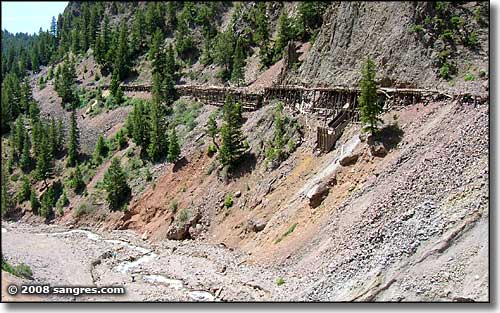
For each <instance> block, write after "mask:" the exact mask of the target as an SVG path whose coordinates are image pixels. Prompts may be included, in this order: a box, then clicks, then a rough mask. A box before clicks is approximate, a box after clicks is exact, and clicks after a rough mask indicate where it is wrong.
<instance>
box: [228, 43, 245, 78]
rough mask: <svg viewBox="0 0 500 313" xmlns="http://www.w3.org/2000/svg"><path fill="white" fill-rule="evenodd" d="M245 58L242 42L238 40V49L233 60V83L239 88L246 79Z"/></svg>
mask: <svg viewBox="0 0 500 313" xmlns="http://www.w3.org/2000/svg"><path fill="white" fill-rule="evenodd" d="M244 58H245V57H244V55H243V50H242V47H241V42H240V39H238V40H237V41H236V49H235V52H234V58H233V71H232V73H231V81H233V82H235V83H237V85H238V86H239V85H240V83H241V82H243V81H244V79H245V73H244V70H245V69H244V67H245V60H244Z"/></svg>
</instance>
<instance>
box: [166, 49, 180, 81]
mask: <svg viewBox="0 0 500 313" xmlns="http://www.w3.org/2000/svg"><path fill="white" fill-rule="evenodd" d="M165 54H166V60H165V71H164V75H165V76H168V75H170V76H171V77H172V80H174V81H176V80H177V74H176V71H177V68H176V67H177V66H176V63H175V56H174V48H173V47H172V44H169V45H168V46H167V51H166V53H165Z"/></svg>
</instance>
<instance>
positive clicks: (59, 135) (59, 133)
mask: <svg viewBox="0 0 500 313" xmlns="http://www.w3.org/2000/svg"><path fill="white" fill-rule="evenodd" d="M63 147H64V128H63V123H62V120H61V119H58V120H57V127H56V152H57V153H60V152H62V151H63Z"/></svg>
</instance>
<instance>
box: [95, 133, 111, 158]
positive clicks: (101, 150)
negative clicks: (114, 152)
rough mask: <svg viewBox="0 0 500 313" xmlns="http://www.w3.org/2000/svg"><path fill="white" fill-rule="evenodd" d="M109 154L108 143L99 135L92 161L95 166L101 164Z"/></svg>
mask: <svg viewBox="0 0 500 313" xmlns="http://www.w3.org/2000/svg"><path fill="white" fill-rule="evenodd" d="M107 153H108V147H107V145H106V142H105V141H104V137H103V136H102V135H99V137H98V139H97V144H96V146H95V150H94V154H93V155H92V159H93V161H94V163H95V164H101V162H102V158H103V157H106V155H107Z"/></svg>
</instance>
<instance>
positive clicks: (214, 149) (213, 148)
mask: <svg viewBox="0 0 500 313" xmlns="http://www.w3.org/2000/svg"><path fill="white" fill-rule="evenodd" d="M215 153H217V147H216V146H215V145H214V144H210V145H208V148H207V155H208V156H210V157H211V156H212V155H214V154H215Z"/></svg>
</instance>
